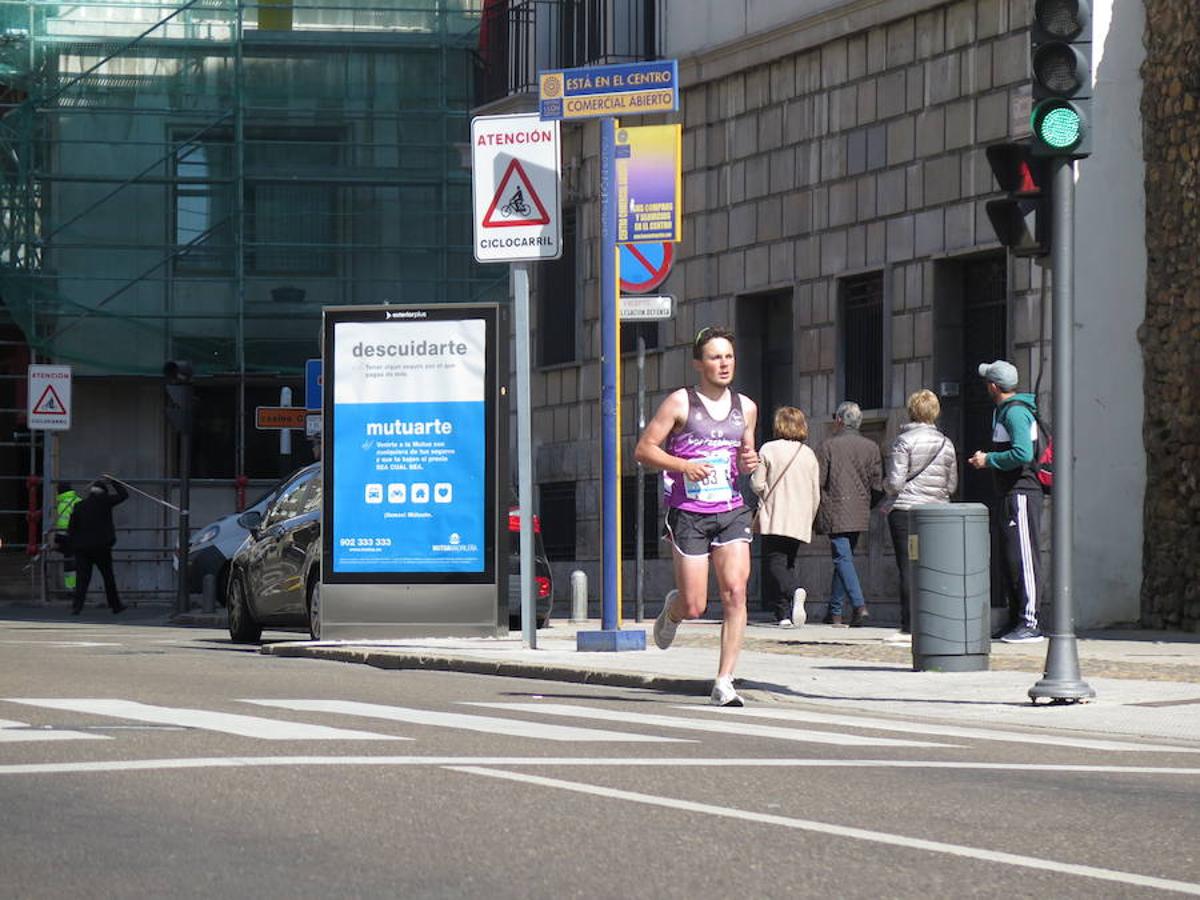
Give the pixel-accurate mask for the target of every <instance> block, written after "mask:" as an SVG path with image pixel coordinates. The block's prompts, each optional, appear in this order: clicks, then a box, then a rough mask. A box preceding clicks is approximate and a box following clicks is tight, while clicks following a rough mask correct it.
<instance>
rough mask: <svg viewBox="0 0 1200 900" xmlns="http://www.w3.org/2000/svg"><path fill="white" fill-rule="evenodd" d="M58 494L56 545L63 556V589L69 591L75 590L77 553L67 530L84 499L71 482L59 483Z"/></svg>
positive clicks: (55, 506)
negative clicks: (76, 508)
mask: <svg viewBox="0 0 1200 900" xmlns="http://www.w3.org/2000/svg"><path fill="white" fill-rule="evenodd" d="M57 488H58V494H57V495H56V496H55V498H54V512H55V516H54V545H55V546H56V547H58V550H59V552H60V553H62V555H63V587H65V588H66V589H67V590H68V591H73V590H75V551H74V550H73V549H72V547H71V540H70V537H69V536H68V534H67V529H68V528H69V527H70V525H71V513H73V512H74V511H75V506H76V505H77V504H78V503H79V501H80V500H82V499H83V498H82V497H80V496H79V495H78V494H77V493H75V491H74V490H72V489H71V484H70V482H67V481H60V482H59V483H58V486H57Z"/></svg>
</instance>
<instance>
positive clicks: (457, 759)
mask: <svg viewBox="0 0 1200 900" xmlns="http://www.w3.org/2000/svg"><path fill="white" fill-rule="evenodd" d="M472 765H474V766H529V767H531V768H538V769H547V768H551V767H554V766H566V767H577V768H585V769H586V768H606V769H612V770H613V771H617V770H619V769H621V768H633V767H636V768H655V767H661V768H670V769H681V768H692V769H705V768H712V769H739V768H740V769H961V770H965V771H979V772H1000V773H1002V774H1006V775H1011V776H1012V777H1014V778H1024V777H1026V776H1028V775H1029V774H1030V773H1031V772H1054V773H1060V774H1071V775H1119V776H1128V775H1177V776H1182V777H1186V778H1196V777H1198V776H1200V768H1172V767H1170V766H1074V765H1057V764H1048V763H1047V764H1040V763H1030V764H1025V765H1022V766H1020V767H1019V768H1013V765H1012V763H1006V762H1005V763H974V762H947V761H942V760H913V759H902V760H890V759H759V758H753V759H739V758H730V759H720V758H707V759H706V758H703V757H682V758H681V757H662V758H645V757H634V758H629V757H623V756H616V757H586V756H584V757H572V756H559V757H555V756H201V757H191V758H185V759H114V760H97V761H84V762H64V763H13V764H9V765H0V776H4V775H81V774H103V773H106V772H156V771H161V770H168V769H239V768H250V769H260V768H287V767H288V766H395V767H407V766H472Z"/></svg>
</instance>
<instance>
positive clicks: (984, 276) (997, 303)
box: [934, 253, 1008, 606]
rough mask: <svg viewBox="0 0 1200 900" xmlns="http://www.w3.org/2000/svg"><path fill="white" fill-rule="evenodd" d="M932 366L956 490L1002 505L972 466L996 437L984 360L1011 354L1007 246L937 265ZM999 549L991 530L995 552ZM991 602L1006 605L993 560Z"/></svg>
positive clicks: (972, 499)
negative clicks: (953, 453)
mask: <svg viewBox="0 0 1200 900" xmlns="http://www.w3.org/2000/svg"><path fill="white" fill-rule="evenodd" d="M934 277H935V299H934V329H935V337H934V370H935V371H936V372H937V379H936V384H937V393H938V396H939V399H940V400H941V404H942V418H941V423H940V424H941V426H942V428H943V430H944V431H945V432H946V434H947V435H949V437H950V439H951V440H952V441H953V442H954V446H955V447H956V448H957V450H958V496H957V497H956V498H955V499H958V500H962V501H964V502H968V503H983V504H986V505H987V506H988V508H989V509H993V508H994V507H995V504H996V491H995V487H994V484H993V481H992V473H991V472H989V471H987V470H983V471H979V470H976V469H974V468H972V467H971V466H969V465H967V457H969V456H970V455H971V454H972V453H974V452H975V451H976V450H987V449H988V448H989V447H990V446H991V441H992V424H991V423H992V411H993V409H994V408H995V407H994V405H993V404H992V401H991V398H989V397H988V392H987V386H986V384H985V383H984V381H983V379H982V378H980V377H979V364H980V363H981V362H991V361H993V360H996V359H1006V358H1007V357H1008V265H1007V260H1006V259H1005V256H1004V255H1003V254H1002V253H996V254H988V255H986V256H976V257H971V258H968V259H962V260H946V261H943V262H941V263H938V266H937V269H936V270H935V276H934ZM997 553H999V545H998V535H997V532H996V530H995V529H994V528H993V529H992V558H993V559H996V558H997V556H996V555H997ZM991 595H992V606H1004V605H1005V599H1004V588H1003V584H1002V581H1001V579H1000V576H999V568H998V567H996V566H992V586H991Z"/></svg>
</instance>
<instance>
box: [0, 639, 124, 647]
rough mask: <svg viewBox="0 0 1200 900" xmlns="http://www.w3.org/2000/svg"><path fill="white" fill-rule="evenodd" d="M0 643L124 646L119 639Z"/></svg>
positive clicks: (8, 642) (55, 645) (39, 645)
mask: <svg viewBox="0 0 1200 900" xmlns="http://www.w3.org/2000/svg"><path fill="white" fill-rule="evenodd" d="M0 644H32V645H33V646H36V647H123V646H125V645H124V644H122V643H121V642H119V641H49V640H47V641H14V640H5V641H0Z"/></svg>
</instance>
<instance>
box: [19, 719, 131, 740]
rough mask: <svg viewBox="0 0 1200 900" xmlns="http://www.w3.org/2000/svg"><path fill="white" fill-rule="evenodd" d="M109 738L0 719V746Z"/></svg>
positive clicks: (101, 735) (107, 738)
mask: <svg viewBox="0 0 1200 900" xmlns="http://www.w3.org/2000/svg"><path fill="white" fill-rule="evenodd" d="M107 740H109V737H108V736H107V735H103V734H87V733H85V732H82V731H68V730H66V729H63V730H62V731H57V730H55V729H51V728H37V727H35V726H33V725H29V724H27V723H25V722H15V721H13V720H12V719H0V744H23V743H32V742H33V741H107Z"/></svg>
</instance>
